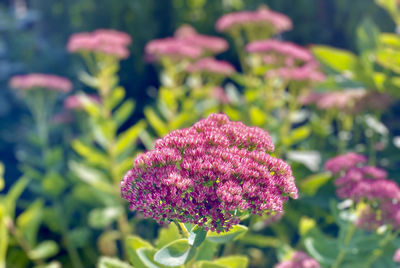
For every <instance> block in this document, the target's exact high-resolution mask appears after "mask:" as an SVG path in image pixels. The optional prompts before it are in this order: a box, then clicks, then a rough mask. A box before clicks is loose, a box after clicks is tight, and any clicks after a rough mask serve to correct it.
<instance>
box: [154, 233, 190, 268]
mask: <svg viewBox="0 0 400 268" xmlns="http://www.w3.org/2000/svg"><path fill="white" fill-rule="evenodd" d="M195 253H196V252H195V250H193V248H192V247H191V246H190V245H189V243H188V240H187V239H179V240H175V241H173V242H171V243H169V244H167V245H165V246H164V247H163V248H161V249H160V250H158V251H157V252H156V254H155V255H154V260H155V261H156V262H158V263H160V264H162V265H166V266H179V265H182V264H185V263H187V262H188V261H189V260H190V259H192V258H193V257H194V255H195Z"/></svg>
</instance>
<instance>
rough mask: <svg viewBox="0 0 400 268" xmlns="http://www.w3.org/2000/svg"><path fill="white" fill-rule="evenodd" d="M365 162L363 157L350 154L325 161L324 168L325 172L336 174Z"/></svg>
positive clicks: (365, 159)
mask: <svg viewBox="0 0 400 268" xmlns="http://www.w3.org/2000/svg"><path fill="white" fill-rule="evenodd" d="M365 162H367V158H366V157H365V156H363V155H360V154H356V153H353V152H350V153H347V154H344V155H339V156H336V157H333V158H331V159H329V160H328V161H326V163H325V166H324V167H325V169H326V170H328V171H330V172H332V173H338V172H340V171H342V170H347V169H349V168H350V167H353V166H356V165H357V164H360V163H365Z"/></svg>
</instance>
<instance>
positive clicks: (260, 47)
mask: <svg viewBox="0 0 400 268" xmlns="http://www.w3.org/2000/svg"><path fill="white" fill-rule="evenodd" d="M246 51H247V52H249V53H261V54H268V55H279V56H280V57H284V58H285V59H289V60H297V61H301V62H309V61H313V60H314V57H313V55H312V54H311V52H310V51H309V50H308V49H306V48H303V47H301V46H299V45H297V44H295V43H291V42H284V41H278V40H275V39H268V40H260V41H254V42H252V43H249V44H247V45H246ZM285 63H286V64H287V63H288V62H285ZM287 65H289V66H290V65H293V64H287Z"/></svg>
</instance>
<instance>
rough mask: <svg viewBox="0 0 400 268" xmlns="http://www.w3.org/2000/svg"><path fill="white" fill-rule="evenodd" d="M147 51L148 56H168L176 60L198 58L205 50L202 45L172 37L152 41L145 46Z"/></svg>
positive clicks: (156, 57)
mask: <svg viewBox="0 0 400 268" xmlns="http://www.w3.org/2000/svg"><path fill="white" fill-rule="evenodd" d="M145 52H146V55H147V56H150V57H152V58H155V59H159V58H161V57H168V58H172V59H174V60H181V59H184V58H189V59H196V58H199V57H200V56H201V55H202V54H203V50H202V49H201V48H200V47H198V46H193V45H192V44H190V43H188V42H186V41H185V40H182V39H177V38H172V37H167V38H162V39H155V40H152V41H150V42H149V43H147V45H146V47H145Z"/></svg>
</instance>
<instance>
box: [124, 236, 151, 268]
mask: <svg viewBox="0 0 400 268" xmlns="http://www.w3.org/2000/svg"><path fill="white" fill-rule="evenodd" d="M125 249H126V252H127V253H128V259H129V261H130V262H131V263H132V265H133V266H134V267H135V268H148V267H147V266H146V264H145V262H146V261H143V260H142V258H141V257H140V256H139V255H138V250H139V249H153V246H152V245H151V244H150V243H149V242H147V241H146V240H143V239H142V238H140V237H138V236H128V237H127V238H126V239H125ZM145 255H147V254H145ZM142 257H143V256H142Z"/></svg>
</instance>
